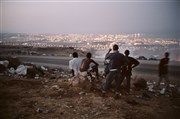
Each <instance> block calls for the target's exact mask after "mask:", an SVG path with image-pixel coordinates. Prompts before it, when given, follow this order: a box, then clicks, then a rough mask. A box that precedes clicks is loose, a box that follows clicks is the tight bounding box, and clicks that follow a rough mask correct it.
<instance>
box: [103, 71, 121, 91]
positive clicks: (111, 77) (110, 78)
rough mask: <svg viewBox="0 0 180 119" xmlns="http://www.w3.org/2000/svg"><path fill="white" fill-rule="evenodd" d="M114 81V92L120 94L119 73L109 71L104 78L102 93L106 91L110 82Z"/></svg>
mask: <svg viewBox="0 0 180 119" xmlns="http://www.w3.org/2000/svg"><path fill="white" fill-rule="evenodd" d="M113 80H115V83H116V86H115V92H116V93H119V92H120V81H121V74H120V71H119V70H117V71H110V72H109V73H108V75H107V76H106V82H105V84H104V86H103V91H105V92H106V91H107V90H108V88H109V86H110V84H111V83H112V81H113Z"/></svg>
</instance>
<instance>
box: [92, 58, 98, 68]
mask: <svg viewBox="0 0 180 119" xmlns="http://www.w3.org/2000/svg"><path fill="white" fill-rule="evenodd" d="M91 62H93V63H94V64H95V65H96V66H98V65H99V64H98V63H97V62H95V61H94V60H93V59H91Z"/></svg>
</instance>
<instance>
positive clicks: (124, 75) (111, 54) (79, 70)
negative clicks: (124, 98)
mask: <svg viewBox="0 0 180 119" xmlns="http://www.w3.org/2000/svg"><path fill="white" fill-rule="evenodd" d="M118 50H119V47H118V45H117V44H114V45H113V48H112V49H109V51H108V53H107V54H106V55H105V61H106V60H107V61H108V63H107V62H106V67H105V71H104V73H105V79H106V82H105V83H104V84H103V86H102V96H103V97H104V96H105V95H106V93H107V91H108V89H109V87H110V85H111V83H112V81H113V80H115V89H114V92H115V98H118V97H119V96H120V95H119V94H120V86H121V83H122V82H123V80H124V79H126V80H127V88H126V94H127V95H128V94H129V93H130V86H131V75H132V69H133V68H135V67H136V66H138V65H139V61H138V60H136V59H134V58H133V57H130V56H129V54H130V51H129V50H125V52H124V54H122V53H120V52H119V51H118ZM72 55H73V59H72V60H70V61H69V68H70V69H71V72H72V75H73V76H77V75H79V74H82V75H83V74H85V75H88V76H90V77H91V78H92V74H91V72H95V74H96V78H97V80H99V73H98V63H97V62H95V61H94V60H93V59H92V58H91V56H92V54H91V53H87V55H86V58H84V59H82V60H81V59H79V58H78V54H77V53H76V52H74V53H73V54H72ZM168 56H169V53H165V58H163V59H161V61H160V64H159V76H160V79H159V81H158V83H157V86H156V87H159V84H160V82H161V80H162V79H163V78H164V79H165V81H166V84H167V85H166V87H167V88H168V85H169V80H168V75H167V73H168V67H167V65H168V62H169V58H168Z"/></svg>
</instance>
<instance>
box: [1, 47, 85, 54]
mask: <svg viewBox="0 0 180 119" xmlns="http://www.w3.org/2000/svg"><path fill="white" fill-rule="evenodd" d="M73 52H77V53H78V54H79V56H85V54H86V52H84V51H81V50H78V49H74V48H73V47H66V48H62V47H31V46H7V45H1V46H0V54H1V55H47V56H69V55H70V54H72V53H73Z"/></svg>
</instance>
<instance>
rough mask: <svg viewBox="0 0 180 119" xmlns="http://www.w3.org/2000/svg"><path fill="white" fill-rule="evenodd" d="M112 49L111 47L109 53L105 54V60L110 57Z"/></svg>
mask: <svg viewBox="0 0 180 119" xmlns="http://www.w3.org/2000/svg"><path fill="white" fill-rule="evenodd" d="M111 50H112V49H109V50H108V53H107V54H106V55H105V60H106V59H109V57H110V52H111Z"/></svg>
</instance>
